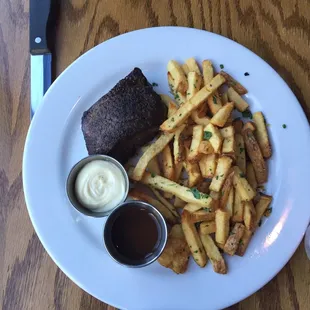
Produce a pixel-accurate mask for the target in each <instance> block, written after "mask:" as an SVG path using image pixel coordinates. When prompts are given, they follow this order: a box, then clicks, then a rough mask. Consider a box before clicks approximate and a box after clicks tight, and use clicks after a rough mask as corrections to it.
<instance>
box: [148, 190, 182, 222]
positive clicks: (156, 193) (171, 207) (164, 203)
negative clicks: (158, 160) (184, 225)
mask: <svg viewBox="0 0 310 310" xmlns="http://www.w3.org/2000/svg"><path fill="white" fill-rule="evenodd" d="M150 189H151V190H152V192H153V193H154V195H155V197H156V198H157V199H158V200H159V201H160V202H161V203H162V204H163V205H164V206H165V207H166V208H167V209H169V211H170V212H171V213H172V214H173V215H174V216H175V217H176V218H179V217H180V215H179V213H178V212H177V211H176V209H175V207H174V206H173V205H172V204H171V203H170V202H169V201H168V200H167V199H165V198H164V197H163V196H162V195H161V194H160V193H159V192H158V191H157V190H156V189H155V188H153V187H152V186H150Z"/></svg>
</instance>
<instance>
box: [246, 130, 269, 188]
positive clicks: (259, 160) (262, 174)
mask: <svg viewBox="0 0 310 310" xmlns="http://www.w3.org/2000/svg"><path fill="white" fill-rule="evenodd" d="M243 139H244V142H245V145H246V150H247V153H248V155H249V157H250V159H251V162H252V164H253V168H254V171H255V176H256V180H257V183H258V184H263V183H265V182H267V179H268V171H267V165H266V163H265V160H264V158H263V155H262V152H261V150H260V147H259V145H258V143H257V141H256V139H255V137H254V134H253V132H252V130H250V129H246V130H243Z"/></svg>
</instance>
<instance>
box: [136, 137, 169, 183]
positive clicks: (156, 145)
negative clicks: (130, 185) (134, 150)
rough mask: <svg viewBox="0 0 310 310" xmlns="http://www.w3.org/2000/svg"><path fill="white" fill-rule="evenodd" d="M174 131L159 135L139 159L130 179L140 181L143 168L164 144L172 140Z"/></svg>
mask: <svg viewBox="0 0 310 310" xmlns="http://www.w3.org/2000/svg"><path fill="white" fill-rule="evenodd" d="M173 136H174V133H168V134H163V135H161V136H160V137H159V138H158V139H157V140H156V141H155V142H154V143H153V144H152V145H151V146H150V147H149V148H148V149H147V150H146V151H145V152H144V154H143V155H142V156H141V158H140V159H139V161H138V163H137V165H136V167H135V169H134V171H133V174H132V179H133V180H135V181H140V180H141V178H142V177H143V174H144V172H145V169H146V167H147V165H148V163H149V162H150V160H152V159H153V158H154V157H155V156H156V155H157V154H159V153H160V152H161V151H162V150H163V149H164V148H165V146H166V145H167V144H168V143H169V142H170V141H171V140H172V138H173Z"/></svg>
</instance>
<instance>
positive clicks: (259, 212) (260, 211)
mask: <svg viewBox="0 0 310 310" xmlns="http://www.w3.org/2000/svg"><path fill="white" fill-rule="evenodd" d="M271 201H272V197H271V196H268V195H261V197H260V200H259V201H258V202H257V204H256V206H255V210H256V225H258V223H259V221H260V220H261V218H262V216H263V215H264V213H265V211H266V210H267V209H268V208H269V205H270V203H271Z"/></svg>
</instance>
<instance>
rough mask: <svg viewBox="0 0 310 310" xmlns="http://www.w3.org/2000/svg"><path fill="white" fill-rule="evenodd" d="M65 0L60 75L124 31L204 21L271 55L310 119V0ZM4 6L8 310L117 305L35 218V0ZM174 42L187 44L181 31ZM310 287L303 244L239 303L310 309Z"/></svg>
mask: <svg viewBox="0 0 310 310" xmlns="http://www.w3.org/2000/svg"><path fill="white" fill-rule="evenodd" d="M60 2H61V6H60V15H59V22H58V24H57V28H56V41H55V52H56V57H55V58H54V60H55V70H56V74H57V75H58V74H60V73H61V72H62V71H63V70H64V69H65V68H66V67H67V66H68V65H70V64H71V63H72V62H73V61H74V60H75V59H76V58H78V57H79V56H80V55H82V54H83V53H85V52H86V51H87V50H89V49H90V48H92V47H93V46H95V45H97V44H99V43H101V42H103V41H105V40H107V39H109V38H111V37H114V36H116V35H119V34H121V33H124V32H128V31H131V30H135V29H140V28H145V27H156V26H160V25H178V26H187V27H195V28H199V29H206V30H209V31H213V32H215V33H219V34H222V35H224V36H226V37H229V38H231V39H233V40H235V41H237V42H239V43H241V44H242V45H244V46H246V47H248V48H249V49H251V50H253V51H254V52H255V53H256V54H258V55H259V56H261V57H262V58H263V59H265V60H266V61H267V62H268V63H269V64H270V65H271V66H272V67H273V68H274V69H275V70H276V71H277V72H279V73H280V74H281V76H282V77H283V78H284V80H285V81H286V82H287V83H288V85H289V86H290V87H291V88H292V90H293V91H294V93H295V94H296V96H297V98H298V99H299V101H300V103H301V105H302V106H303V108H304V110H305V112H306V113H307V115H308V117H310V110H309V109H310V87H309V85H310V52H309V41H310V1H307V0H283V1H280V0H272V1H262V0H261V1H259V0H236V1H234V0H208V1H207V0H89V1H86V0H62V1H60ZM0 7H1V10H0V274H1V279H2V289H1V290H0V308H1V309H3V310H26V309H40V310H41V309H42V310H44V309H57V310H58V309H74V310H75V309H83V310H84V309H96V310H98V309H110V310H111V309H114V308H113V307H110V306H108V305H105V304H104V303H101V302H100V301H98V300H96V299H95V298H93V297H91V296H90V295H88V294H86V293H85V292H83V291H82V290H81V289H80V288H78V287H77V286H76V285H75V284H74V283H73V282H71V281H70V280H69V279H68V278H67V277H66V276H65V275H64V274H63V273H62V272H61V271H60V270H59V269H58V268H57V267H56V265H55V264H54V263H53V262H52V260H51V259H50V258H49V256H48V255H47V253H46V252H45V250H44V249H43V247H42V245H41V244H40V242H39V240H38V238H37V236H36V234H35V232H34V230H33V227H32V225H31V223H30V220H29V217H28V214H27V209H26V205H25V201H24V196H23V187H22V171H21V164H22V154H23V147H24V141H25V137H26V133H27V129H28V126H29V72H30V70H29V54H28V13H29V9H28V1H26V0H1V1H0ZM171 44H180V48H182V42H173V38H172V41H171ZM227 52H228V53H229V51H227ZM124 57H126V55H124ZM263 82H264V81H262V87H263ZM309 288H310V263H309V261H308V260H307V257H306V254H305V251H304V247H303V244H302V245H301V246H300V247H299V248H298V250H297V252H296V253H295V254H294V256H293V258H292V259H291V260H290V262H289V263H288V264H287V265H286V266H285V267H284V268H283V269H282V271H281V272H280V273H279V274H278V275H277V277H276V278H274V279H273V280H272V281H271V282H270V283H268V284H267V285H266V286H265V287H264V288H262V289H261V290H260V291H258V292H257V293H256V294H254V295H252V296H251V297H249V298H247V299H246V300H244V301H242V302H240V303H239V304H237V305H235V306H233V307H231V308H232V309H264V310H265V309H309V305H310V294H309V293H310V290H309ZM223 293H224V294H225V292H223ZM1 305H2V307H1Z"/></svg>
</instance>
